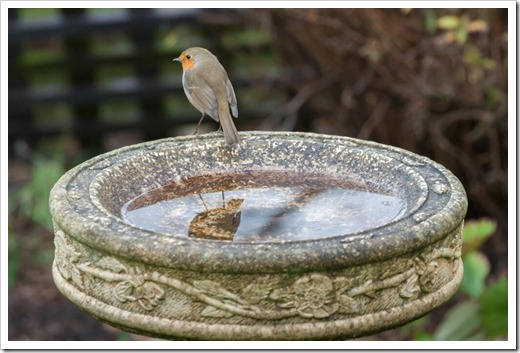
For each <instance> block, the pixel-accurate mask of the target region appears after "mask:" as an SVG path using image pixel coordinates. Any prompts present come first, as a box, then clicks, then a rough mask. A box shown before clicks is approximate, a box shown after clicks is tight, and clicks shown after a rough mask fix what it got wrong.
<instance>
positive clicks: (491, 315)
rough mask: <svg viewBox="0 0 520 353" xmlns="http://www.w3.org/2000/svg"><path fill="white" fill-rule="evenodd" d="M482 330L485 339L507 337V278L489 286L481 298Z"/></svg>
mask: <svg viewBox="0 0 520 353" xmlns="http://www.w3.org/2000/svg"><path fill="white" fill-rule="evenodd" d="M481 300H482V304H481V308H480V314H481V315H482V328H483V329H484V332H485V334H486V336H487V337H507V278H505V277H501V278H500V279H499V280H498V281H496V282H494V283H492V284H491V285H489V286H488V287H487V288H486V290H485V291H484V293H483V294H482V297H481Z"/></svg>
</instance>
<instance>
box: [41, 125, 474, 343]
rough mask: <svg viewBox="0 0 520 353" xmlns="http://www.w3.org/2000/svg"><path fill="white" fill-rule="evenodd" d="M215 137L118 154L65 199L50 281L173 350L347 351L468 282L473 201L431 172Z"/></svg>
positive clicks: (409, 163) (249, 135) (328, 143)
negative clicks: (271, 347)
mask: <svg viewBox="0 0 520 353" xmlns="http://www.w3.org/2000/svg"><path fill="white" fill-rule="evenodd" d="M241 136H242V137H243V142H242V143H241V144H240V145H238V146H232V147H229V146H227V145H226V143H225V142H224V139H223V138H222V136H221V135H220V134H218V133H214V134H207V135H202V136H197V137H194V136H188V137H177V138H169V139H163V140H157V141H152V142H147V143H142V144H138V145H133V146H128V147H125V148H121V149H118V150H115V151H112V152H109V153H106V154H103V155H100V156H98V157H96V158H93V159H91V160H89V161H86V162H84V163H82V164H81V165H79V166H77V167H75V168H74V169H72V170H70V171H69V172H67V173H66V174H65V175H64V176H63V177H62V178H61V179H60V180H59V181H58V183H57V184H56V185H55V186H54V188H53V190H52V192H51V196H50V209H51V213H52V217H53V220H54V225H55V244H56V256H55V261H54V264H53V276H54V281H55V283H56V285H57V287H58V288H59V289H60V291H61V292H62V293H63V294H64V295H65V296H66V297H68V298H69V299H70V300H71V301H73V302H74V303H75V304H77V305H78V306H79V307H80V308H82V309H83V310H85V311H86V312H88V313H90V314H91V315H93V316H94V317H96V318H98V319H99V320H102V321H104V322H107V323H109V324H111V325H113V326H116V327H119V328H122V329H124V330H127V331H131V332H136V333H140V334H144V335H149V336H155V337H162V338H170V339H175V338H184V339H205V340H287V339H289V340H311V339H312V340H315V339H332V338H352V337H358V336H363V335H367V334H370V333H374V332H378V331H382V330H385V329H389V328H392V327H396V326H399V325H402V324H405V323H407V322H409V321H411V320H414V319H416V318H418V317H420V316H422V315H424V314H426V313H428V312H429V311H431V310H433V309H434V308H436V307H438V306H439V305H441V304H442V303H444V302H445V301H446V300H448V299H449V298H450V297H451V296H452V295H453V294H454V293H455V292H456V290H457V289H458V287H459V284H460V282H461V279H462V273H463V268H462V261H461V232H462V227H463V219H464V216H465V213H466V208H467V200H466V195H465V191H464V189H463V187H462V185H461V184H460V182H459V181H458V180H457V178H455V177H454V176H453V175H452V174H451V173H450V172H449V171H448V170H446V169H445V168H444V167H442V166H441V165H439V164H437V163H435V162H433V161H431V160H430V159H428V158H425V157H421V156H418V155H416V154H413V153H411V152H407V151H404V150H402V149H399V148H395V147H390V146H386V145H381V144H377V143H373V142H368V141H361V140H356V139H352V138H347V137H338V136H329V135H319V134H310V133H292V132H276V133H274V132H243V133H241Z"/></svg>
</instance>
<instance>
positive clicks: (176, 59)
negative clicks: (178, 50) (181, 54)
mask: <svg viewBox="0 0 520 353" xmlns="http://www.w3.org/2000/svg"><path fill="white" fill-rule="evenodd" d="M172 61H181V59H180V58H175V59H173V60H172Z"/></svg>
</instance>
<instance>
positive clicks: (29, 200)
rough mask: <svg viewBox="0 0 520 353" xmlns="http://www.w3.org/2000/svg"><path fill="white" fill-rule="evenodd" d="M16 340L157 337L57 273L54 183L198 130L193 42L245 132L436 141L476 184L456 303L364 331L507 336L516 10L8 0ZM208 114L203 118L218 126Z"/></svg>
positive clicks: (414, 146)
mask: <svg viewBox="0 0 520 353" xmlns="http://www.w3.org/2000/svg"><path fill="white" fill-rule="evenodd" d="M8 15H9V43H8V44H9V53H8V55H9V124H8V130H9V132H8V134H9V164H8V175H9V232H8V236H9V304H8V305H9V307H8V315H9V340H147V339H149V338H147V337H143V336H138V335H134V334H129V333H126V332H123V331H120V330H117V329H115V328H112V327H110V326H107V325H105V324H102V323H100V322H98V321H97V320H95V319H93V318H91V317H90V316H89V315H88V314H85V313H83V312H82V311H80V310H79V309H78V308H77V307H76V306H74V305H73V304H72V303H71V302H69V301H68V300H67V299H66V298H65V297H64V296H63V295H61V294H60V293H59V291H58V290H57V289H56V287H55V286H54V282H53V280H52V276H51V265H52V261H53V257H54V245H53V231H52V222H51V218H50V214H49V210H48V196H49V191H50V189H51V188H52V186H53V185H54V183H55V182H56V181H57V180H58V178H59V177H60V176H61V175H62V174H63V173H65V172H66V171H67V170H68V169H70V168H72V167H73V166H75V165H77V164H79V163H81V162H83V161H85V160H86V159H89V158H91V157H93V156H95V155H97V154H99V153H103V152H106V151H109V150H112V149H115V148H119V147H122V146H126V145H129V144H134V143H138V142H143V141H148V140H153V139H158V138H163V137H171V136H178V135H186V134H190V133H191V132H192V131H193V129H194V127H195V125H196V123H197V122H198V119H199V117H200V114H199V112H198V111H197V110H196V109H195V108H193V107H192V106H191V105H190V104H189V102H188V100H187V98H186V97H185V95H184V92H183V90H182V83H181V75H182V70H181V66H180V65H179V64H178V63H175V62H172V59H173V58H174V57H177V56H178V55H179V54H180V52H181V51H182V50H184V49H186V48H188V47H193V46H202V47H205V48H207V49H209V50H210V51H212V52H213V53H214V54H215V55H217V56H218V58H219V60H220V62H221V63H222V64H223V66H224V67H225V68H226V70H227V72H228V74H229V77H230V80H231V82H232V83H233V85H234V87H235V91H236V95H237V99H238V106H239V113H240V114H239V118H238V119H237V120H235V122H236V125H237V127H238V129H239V130H286V131H292V130H294V131H313V132H319V133H327V134H336V135H345V136H351V137H357V138H361V139H368V140H373V141H376V142H380V143H384V144H389V145H393V146H398V147H401V148H405V149H407V150H410V151H413V152H415V153H418V154H421V155H425V156H427V157H429V158H431V159H433V160H435V161H437V162H438V163H441V164H443V165H444V166H446V167H447V168H448V169H450V170H451V171H452V172H453V173H454V174H455V175H456V176H457V177H458V178H459V179H460V180H461V182H462V183H463V185H464V187H465V188H466V191H467V194H468V199H469V209H468V214H467V218H466V230H465V233H464V242H463V260H464V269H465V276H464V281H463V283H462V286H461V289H460V290H459V292H458V293H457V294H456V295H455V296H454V297H453V298H452V300H451V301H450V302H449V303H447V304H446V305H443V306H442V307H441V308H439V309H437V310H435V311H434V312H432V313H431V314H429V315H427V316H425V317H423V318H421V319H419V320H417V321H415V322H413V323H411V324H408V325H406V326H404V327H401V328H397V329H393V330H389V331H386V332H383V333H381V334H378V335H374V336H370V337H365V338H361V339H362V340H470V339H479V340H504V339H507V258H508V251H507V231H508V229H507V168H508V166H507V138H508V136H507V77H508V70H507V56H508V49H507V48H508V37H507V10H506V9H334V10H332V9H319V10H318V9H316V10H314V9H305V10H299V9H287V10H284V9H275V10H272V9H261V10H231V9H229V10H204V9H76V8H69V9H13V8H11V9H9V13H8ZM217 127H218V125H217V124H216V123H215V122H213V121H212V120H211V119H210V118H206V119H205V123H204V124H203V126H202V127H201V129H200V131H201V132H205V131H214V130H216V129H217Z"/></svg>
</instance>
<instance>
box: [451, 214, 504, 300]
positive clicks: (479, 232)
mask: <svg viewBox="0 0 520 353" xmlns="http://www.w3.org/2000/svg"><path fill="white" fill-rule="evenodd" d="M496 228H497V225H496V222H495V221H493V220H489V219H481V220H478V221H468V222H466V224H465V225H464V232H463V234H462V254H463V256H462V261H463V262H464V278H463V279H462V284H461V286H460V289H461V291H462V292H464V293H466V294H467V295H469V296H470V297H471V298H478V297H480V295H481V294H482V292H483V291H484V288H485V285H486V284H485V281H486V277H487V275H488V274H489V270H490V265H489V261H488V259H487V258H486V256H485V255H484V254H482V253H481V252H479V251H478V249H479V248H480V247H481V246H482V244H483V243H484V241H486V239H488V238H489V237H490V236H491V235H492V234H493V233H495V230H496Z"/></svg>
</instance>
